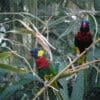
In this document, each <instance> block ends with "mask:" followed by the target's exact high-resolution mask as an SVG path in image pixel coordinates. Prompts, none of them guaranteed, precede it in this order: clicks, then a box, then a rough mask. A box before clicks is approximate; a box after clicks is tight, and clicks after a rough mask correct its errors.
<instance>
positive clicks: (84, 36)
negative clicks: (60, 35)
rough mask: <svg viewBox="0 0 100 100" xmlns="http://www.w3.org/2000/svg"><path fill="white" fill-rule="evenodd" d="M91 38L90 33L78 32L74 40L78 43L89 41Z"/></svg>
mask: <svg viewBox="0 0 100 100" xmlns="http://www.w3.org/2000/svg"><path fill="white" fill-rule="evenodd" d="M91 37H92V35H91V33H90V32H87V33H81V32H78V33H77V35H76V38H77V39H78V40H79V41H90V40H91Z"/></svg>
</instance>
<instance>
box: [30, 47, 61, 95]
mask: <svg viewBox="0 0 100 100" xmlns="http://www.w3.org/2000/svg"><path fill="white" fill-rule="evenodd" d="M31 56H32V57H33V58H35V63H36V67H37V71H38V75H39V76H40V77H41V78H42V79H43V80H44V81H49V80H50V79H51V78H53V77H54V76H55V75H56V74H57V71H56V69H55V67H54V65H53V64H52V63H51V62H49V60H48V59H47V57H46V56H45V54H44V50H41V49H37V48H33V49H32V50H31ZM52 86H53V87H55V88H56V89H59V88H63V87H62V85H61V84H60V83H59V82H58V81H55V82H54V83H53V84H52ZM60 97H61V94H60Z"/></svg>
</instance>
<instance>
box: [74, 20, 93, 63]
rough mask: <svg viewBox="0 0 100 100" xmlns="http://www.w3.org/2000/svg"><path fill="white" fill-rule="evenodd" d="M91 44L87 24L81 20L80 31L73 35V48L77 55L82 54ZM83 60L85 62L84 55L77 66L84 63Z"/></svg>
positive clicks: (90, 35)
mask: <svg viewBox="0 0 100 100" xmlns="http://www.w3.org/2000/svg"><path fill="white" fill-rule="evenodd" d="M91 43H92V34H91V32H90V28H89V22H88V21H86V20H83V21H82V22H81V27H80V31H79V32H77V34H76V35H75V46H76V52H77V54H80V53H82V52H83V51H84V50H85V49H86V48H88V47H89V46H90V44H91ZM85 60H86V55H84V56H82V57H81V58H80V62H79V64H82V63H84V62H85Z"/></svg>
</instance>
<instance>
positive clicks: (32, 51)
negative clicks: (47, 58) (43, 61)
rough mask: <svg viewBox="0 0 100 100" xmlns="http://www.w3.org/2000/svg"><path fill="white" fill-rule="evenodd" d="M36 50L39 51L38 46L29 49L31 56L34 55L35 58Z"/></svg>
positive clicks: (36, 55) (36, 56)
mask: <svg viewBox="0 0 100 100" xmlns="http://www.w3.org/2000/svg"><path fill="white" fill-rule="evenodd" d="M38 51H39V48H32V49H31V51H30V52H31V55H32V57H34V58H35V59H37V58H38Z"/></svg>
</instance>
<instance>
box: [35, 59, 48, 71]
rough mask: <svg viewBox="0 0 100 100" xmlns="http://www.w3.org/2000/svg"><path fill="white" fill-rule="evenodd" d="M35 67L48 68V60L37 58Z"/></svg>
mask: <svg viewBox="0 0 100 100" xmlns="http://www.w3.org/2000/svg"><path fill="white" fill-rule="evenodd" d="M36 66H37V67H38V69H42V68H47V67H49V62H48V59H46V58H45V57H39V58H37V59H36Z"/></svg>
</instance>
